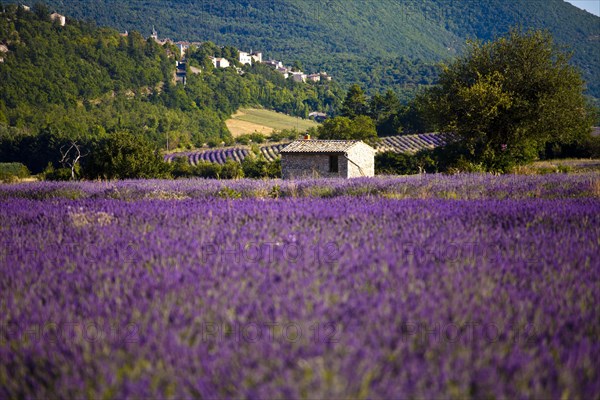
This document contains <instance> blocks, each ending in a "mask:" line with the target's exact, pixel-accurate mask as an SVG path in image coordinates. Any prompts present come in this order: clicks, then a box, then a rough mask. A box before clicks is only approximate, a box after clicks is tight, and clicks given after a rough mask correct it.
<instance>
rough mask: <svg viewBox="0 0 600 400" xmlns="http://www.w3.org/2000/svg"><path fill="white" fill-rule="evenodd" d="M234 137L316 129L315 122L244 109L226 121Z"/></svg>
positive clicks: (272, 112) (276, 113)
mask: <svg viewBox="0 0 600 400" xmlns="http://www.w3.org/2000/svg"><path fill="white" fill-rule="evenodd" d="M225 123H226V124H227V128H229V131H230V132H231V134H232V135H233V136H234V137H237V136H240V135H243V134H246V133H253V132H260V133H263V134H270V133H271V132H273V130H275V129H276V130H282V129H294V128H295V129H297V130H298V131H300V132H303V131H306V130H307V129H308V128H312V127H316V126H318V124H317V123H316V122H314V121H311V120H307V119H302V118H297V117H291V116H289V115H286V114H281V113H278V112H275V111H271V110H261V109H256V108H242V109H240V110H239V111H238V112H237V113H236V114H234V115H233V116H232V117H231V118H230V119H228V120H227V121H225Z"/></svg>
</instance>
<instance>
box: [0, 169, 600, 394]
mask: <svg viewBox="0 0 600 400" xmlns="http://www.w3.org/2000/svg"><path fill="white" fill-rule="evenodd" d="M0 202H1V203H2V207H0V230H1V231H2V235H1V236H0V306H1V307H2V310H3V312H2V313H1V314H0V358H1V359H2V363H0V397H1V398H48V397H51V398H80V397H92V398H99V397H103V398H123V397H137V398H190V397H202V398H230V397H234V398H311V399H312V398H374V399H390V398H524V397H525V398H562V397H566V398H595V397H598V394H599V393H600V373H599V371H598V367H597V364H596V362H595V361H594V360H597V359H599V358H600V325H598V320H599V318H600V314H599V311H598V307H597V304H598V303H599V302H600V260H599V259H598V253H599V250H600V180H599V175H598V174H597V173H582V174H572V175H567V174H548V175H543V176H540V175H532V176H518V175H503V176H493V175H479V174H466V175H455V176H441V175H422V176H410V177H399V178H395V177H394V178H393V177H380V178H373V179H366V178H361V179H354V180H339V179H324V180H302V181H281V180H262V181H258V180H256V181H253V180H239V181H207V180H201V179H200V180H177V181H159V180H147V181H141V180H140V181H120V182H61V183H50V182H35V183H23V184H11V185H2V186H0Z"/></svg>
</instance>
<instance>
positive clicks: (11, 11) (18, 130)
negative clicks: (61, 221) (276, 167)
mask: <svg viewBox="0 0 600 400" xmlns="http://www.w3.org/2000/svg"><path fill="white" fill-rule="evenodd" d="M3 8H4V9H5V11H4V12H2V14H1V16H2V17H1V18H0V44H2V45H3V46H5V47H6V49H7V51H6V52H3V53H2V58H3V62H2V63H0V89H1V90H0V159H2V160H3V161H23V159H26V158H31V152H33V151H34V150H33V149H32V148H31V146H21V144H22V143H25V142H26V140H24V138H27V137H37V136H39V135H40V134H42V133H48V132H52V135H54V136H56V135H58V136H61V137H64V138H69V139H79V140H83V139H85V138H88V137H94V138H98V137H102V136H105V135H110V134H112V133H113V132H117V131H128V132H131V133H133V134H135V135H141V136H144V137H145V138H147V139H149V140H150V141H151V142H153V143H155V144H156V145H158V146H160V147H162V148H165V147H166V145H167V140H168V141H169V147H170V148H174V147H192V146H196V147H197V146H202V145H203V144H205V143H207V142H213V143H219V142H222V143H225V144H230V143H232V140H233V139H232V137H231V134H230V133H229V131H228V130H227V127H226V126H225V124H224V120H225V119H227V118H228V117H229V116H230V115H231V114H232V113H234V112H235V111H236V110H237V109H238V108H239V107H241V106H262V107H266V108H270V109H275V110H278V111H281V112H286V113H288V114H294V115H299V116H306V115H307V114H308V113H309V112H310V111H317V110H318V111H328V112H335V111H336V110H337V108H338V107H339V104H340V103H341V98H342V97H343V93H342V91H341V89H340V87H339V86H338V85H337V84H336V83H335V82H326V83H325V82H324V83H295V82H292V81H291V80H285V79H283V78H282V76H281V75H280V74H278V73H277V72H275V71H273V70H271V69H270V68H268V67H266V66H263V65H256V66H252V67H250V66H246V67H245V68H244V69H243V70H241V71H239V72H238V71H237V70H236V69H235V68H227V69H215V68H212V63H211V62H210V61H209V60H208V58H207V57H208V54H207V53H206V52H205V51H204V52H203V50H206V48H205V47H208V48H214V49H220V48H219V47H218V46H216V45H214V44H211V43H207V44H205V45H203V46H202V47H201V48H199V49H195V51H193V52H192V54H191V63H192V64H194V63H196V64H198V65H208V66H207V67H205V68H203V69H202V72H201V73H199V74H192V73H188V79H187V84H186V85H183V84H176V83H175V79H174V78H175V62H176V60H175V58H174V57H175V56H174V55H175V54H176V53H177V51H176V49H174V48H171V46H170V45H169V44H167V45H165V46H160V45H159V44H157V43H156V42H155V41H154V40H152V39H146V38H144V37H143V36H142V35H141V34H139V33H136V32H135V31H130V32H129V34H128V35H127V36H125V35H121V34H119V32H117V31H115V30H113V29H109V28H99V27H96V26H95V24H93V23H89V22H83V21H79V20H76V19H69V20H68V23H67V24H66V26H64V27H63V26H60V24H58V23H57V22H53V21H51V20H50V18H49V15H50V13H49V9H48V8H47V7H45V6H43V5H39V4H38V5H36V6H34V7H33V8H32V9H31V11H26V10H25V9H23V8H22V7H16V6H5V7H3ZM229 51H230V57H231V58H232V60H231V61H235V60H234V58H235V57H237V49H234V48H230V50H229ZM42 167H43V166H42ZM32 169H33V170H34V172H37V171H39V169H40V165H35V166H33V167H32Z"/></svg>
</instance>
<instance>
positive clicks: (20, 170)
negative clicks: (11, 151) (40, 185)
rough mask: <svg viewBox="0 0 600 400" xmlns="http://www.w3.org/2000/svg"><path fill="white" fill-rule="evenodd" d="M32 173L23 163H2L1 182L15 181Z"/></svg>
mask: <svg viewBox="0 0 600 400" xmlns="http://www.w3.org/2000/svg"><path fill="white" fill-rule="evenodd" d="M30 175H31V174H30V172H29V169H27V167H26V166H25V165H23V164H21V163H0V182H7V183H9V182H15V181H17V180H19V179H23V178H27V177H29V176H30Z"/></svg>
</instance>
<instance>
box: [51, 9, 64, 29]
mask: <svg viewBox="0 0 600 400" xmlns="http://www.w3.org/2000/svg"><path fill="white" fill-rule="evenodd" d="M50 20H52V21H58V23H59V24H60V26H65V25H66V24H67V17H65V16H64V15H60V14H59V13H57V12H54V13H52V14H50Z"/></svg>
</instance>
